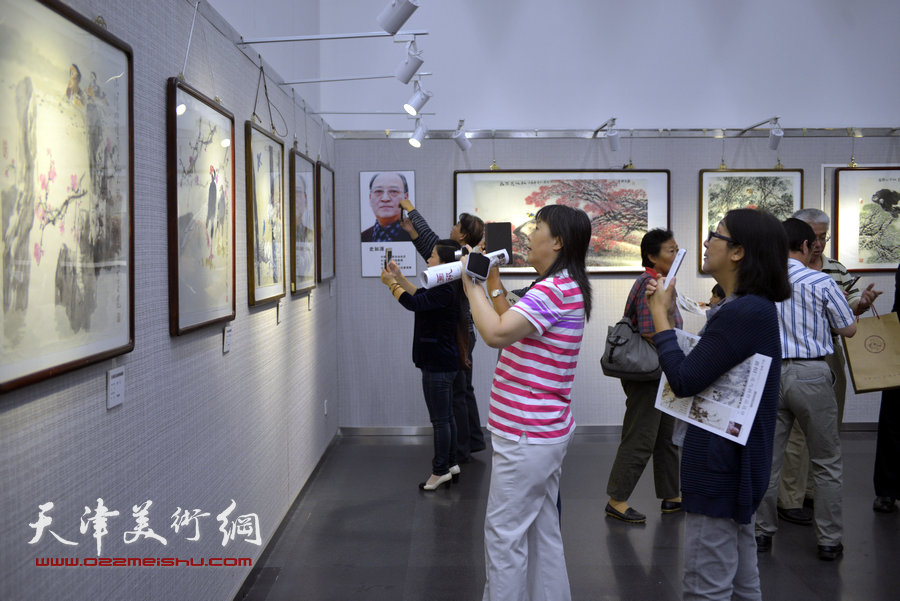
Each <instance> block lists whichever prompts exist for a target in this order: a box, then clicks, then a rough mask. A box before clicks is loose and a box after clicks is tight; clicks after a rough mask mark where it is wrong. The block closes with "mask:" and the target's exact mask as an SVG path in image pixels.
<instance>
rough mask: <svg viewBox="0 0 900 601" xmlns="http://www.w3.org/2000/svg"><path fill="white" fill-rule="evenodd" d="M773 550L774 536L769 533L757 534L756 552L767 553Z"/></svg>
mask: <svg viewBox="0 0 900 601" xmlns="http://www.w3.org/2000/svg"><path fill="white" fill-rule="evenodd" d="M771 550H772V537H771V536H769V535H768V534H757V535H756V552H757V553H765V552H766V551H771Z"/></svg>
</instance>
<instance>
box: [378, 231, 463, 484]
mask: <svg viewBox="0 0 900 601" xmlns="http://www.w3.org/2000/svg"><path fill="white" fill-rule="evenodd" d="M459 248H460V246H459V243H458V242H456V241H455V240H439V241H438V242H437V244H435V245H434V248H433V250H432V252H431V256H430V257H429V258H428V266H429V267H433V266H435V265H438V264H440V263H451V262H453V261H455V260H456V258H455V257H454V253H455V252H456V251H457V250H459ZM381 281H382V282H383V283H384V284H385V285H386V286H388V288H390V290H391V294H393V295H394V298H396V299H397V300H398V301H399V302H400V304H401V305H403V307H404V308H406V309H408V310H410V311H414V312H415V316H416V319H415V326H414V328H413V348H412V358H413V363H414V364H415V365H416V367H418V368H419V369H420V370H421V371H422V391H423V392H424V394H425V404H426V405H427V407H428V416H429V419H430V420H431V425H432V427H433V429H434V458H433V459H432V462H431V476H430V477H429V478H428V480H426V481H425V482H422V483H421V484H419V488H420V489H422V490H426V491H432V490H436V489H437V488H439V487H440V486H441V485H443V484H445V483H446V484H447V485H448V486H449V485H450V482H451V481H452V480H453V479H456V477H457V475H458V474H459V472H460V470H459V466H458V465H457V462H456V423H455V421H454V419H453V407H452V404H451V389H452V385H453V381H454V379H455V378H456V374H457V372H458V371H459V369H460V366H461V365H462V363H463V361H464V354H463V353H461V351H460V349H462V348H464V345H465V342H466V341H465V337H466V336H465V335H466V330H467V328H466V327H465V322H464V321H463V320H462V319H461V312H460V296H461V294H462V285H461V284H460V282H459V281H456V282H449V283H447V284H442V285H440V286H435V287H434V288H418V289H417V288H416V286H415V285H413V284H412V283H410V281H409V280H407V279H406V278H405V277H404V276H403V274H402V273H401V272H400V268H399V267H397V264H396V263H394V262H393V261H391V263H390V264H389V265H388V267H387V268H386V269H384V270H382V272H381Z"/></svg>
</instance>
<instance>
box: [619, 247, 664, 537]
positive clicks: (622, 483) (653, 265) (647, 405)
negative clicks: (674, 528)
mask: <svg viewBox="0 0 900 601" xmlns="http://www.w3.org/2000/svg"><path fill="white" fill-rule="evenodd" d="M677 253H678V243H677V242H675V235H674V234H673V233H672V232H670V231H669V230H663V229H653V230H650V231H649V232H647V233H646V234H644V237H643V238H642V239H641V262H642V264H643V265H644V268H645V270H644V273H642V274H641V275H640V276H639V277H638V278H637V279H636V280H635V282H634V285H633V286H632V287H631V292H630V293H629V294H628V301H627V302H626V303H625V316H626V317H630V318H631V323H632V324H634V325H635V326H637V328H638V329H639V330H640V332H641V335H642V336H644V337H645V338H647V339H648V340H650V339H651V338H652V336H653V319H652V318H651V317H650V307H649V306H648V305H647V296H646V290H647V283H648V282H651V281H655V280H656V278H658V277H660V276H663V277H665V276H666V275H668V273H669V268H670V267H671V266H672V262H673V261H674V260H675V255H676V254H677ZM668 321H669V325H671V326H672V327H675V328H680V327H682V319H681V313H680V312H679V311H678V307H677V306H674V305H673V306H672V307H671V310H670V311H669V313H668ZM622 388H623V389H624V390H625V417H624V418H623V420H622V439H621V441H620V442H619V449H618V451H616V458H615V460H614V461H613V465H612V469H610V471H609V480H608V481H607V483H606V494H608V495H609V502H608V503H607V504H606V509H605V513H606V515H608V516H609V517H611V518H615V519H617V520H621V521H623V522H627V523H629V524H641V523H643V522H646V521H647V516H645V515H644V514H643V513H640V512H639V511H637V510H636V509H634V508H633V507H629V506H628V498H629V497H630V496H631V493H632V492H633V491H634V487H635V486H637V483H638V480H640V478H641V474H642V473H643V472H644V468H645V467H647V462H648V461H649V460H650V457H651V456H652V457H653V483H654V485H655V488H656V497H657V498H658V499H661V503H660V510H661V511H662V512H663V513H675V512H677V511H680V510H681V496H680V494H681V493H680V492H679V487H678V447H676V446H675V445H674V444H673V443H672V429H673V427H674V424H675V418H673V417H671V416H669V415H666V414H665V413H663V412H661V411H659V410H658V409H657V408H656V407H655V402H656V391H657V390H658V389H659V378H657V379H655V380H651V381H645V382H640V381H636V380H622Z"/></svg>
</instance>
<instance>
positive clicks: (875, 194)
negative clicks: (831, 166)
mask: <svg viewBox="0 0 900 601" xmlns="http://www.w3.org/2000/svg"><path fill="white" fill-rule="evenodd" d="M834 190H835V197H836V199H837V200H836V202H835V205H834V245H833V246H834V253H835V259H836V260H838V261H840V262H841V263H843V265H844V267H846V268H847V269H848V270H850V271H894V270H896V269H897V264H898V263H900V167H896V166H894V167H886V166H885V167H877V166H876V167H855V168H851V167H844V168H840V169H835V170H834Z"/></svg>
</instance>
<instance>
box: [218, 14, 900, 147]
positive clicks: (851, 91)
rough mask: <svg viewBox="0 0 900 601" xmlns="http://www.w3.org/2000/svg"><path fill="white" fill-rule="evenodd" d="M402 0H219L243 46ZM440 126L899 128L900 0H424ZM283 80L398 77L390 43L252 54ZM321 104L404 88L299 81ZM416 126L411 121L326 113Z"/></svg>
mask: <svg viewBox="0 0 900 601" xmlns="http://www.w3.org/2000/svg"><path fill="white" fill-rule="evenodd" d="M388 1H389V0H299V1H298V0H257V1H256V2H254V3H252V10H251V9H250V8H249V6H251V5H250V4H248V3H247V2H246V0H211V2H212V5H213V7H214V8H215V9H216V10H217V11H218V12H219V13H220V14H221V15H222V16H223V17H224V18H225V19H226V20H227V21H228V22H229V23H231V25H232V26H233V27H234V28H235V29H236V30H238V32H239V33H240V34H241V35H243V36H244V37H246V38H252V37H258V36H284V35H292V34H316V33H356V32H368V31H378V30H379V27H378V25H377V24H376V21H375V18H376V16H377V15H378V13H379V12H380V11H381V10H382V8H384V6H385V5H386V4H387V3H388ZM420 5H421V6H420V8H419V9H418V10H417V11H416V12H415V13H414V14H413V15H412V17H411V18H410V20H409V21H408V22H407V23H406V25H405V26H404V28H403V30H413V29H414V30H427V31H428V32H429V35H427V36H422V37H420V38H419V39H418V46H419V49H420V50H422V51H423V58H424V59H425V64H424V66H423V67H422V71H427V72H432V73H434V75H432V76H428V77H425V78H423V87H425V88H426V89H428V90H430V91H432V92H434V97H433V98H432V99H431V100H430V101H429V102H428V104H427V105H426V106H425V108H424V109H423V110H424V112H426V113H428V112H434V113H436V114H435V115H433V116H425V117H424V120H425V122H426V124H427V125H428V127H429V128H430V129H432V130H452V129H455V128H456V125H457V122H458V120H459V119H465V120H466V128H467V129H469V130H483V131H490V130H523V131H531V130H535V129H541V130H559V129H579V130H584V129H594V128H596V127H598V126H599V125H600V124H601V123H603V122H604V121H606V119H607V118H609V117H612V116H615V117H616V118H617V126H618V128H619V129H624V130H627V129H630V128H634V129H657V128H718V127H723V128H729V129H742V128H745V127H748V126H749V125H751V124H754V123H756V122H758V121H761V120H763V119H767V118H768V117H771V116H773V115H779V116H780V117H781V125H782V126H783V127H787V128H794V127H809V128H819V127H840V128H843V127H898V126H900V68H898V64H900V63H898V59H900V2H898V1H897V0H856V2H853V3H849V2H846V1H845V0H730V1H722V0H644V1H638V2H631V3H625V2H609V1H607V0H557V1H548V0H420ZM254 48H255V49H256V50H257V51H258V52H259V53H261V54H262V55H263V57H264V59H265V60H266V61H267V62H268V63H269V64H271V65H272V66H273V68H274V69H275V70H277V72H278V74H279V75H280V76H281V77H282V78H284V79H283V80H294V79H311V78H328V77H340V76H363V75H382V74H389V73H393V71H394V68H395V67H396V65H397V63H399V62H400V60H401V59H402V57H403V56H404V53H405V45H403V44H399V43H393V42H392V41H391V39H390V38H381V39H363V40H338V41H320V42H302V43H291V44H267V45H258V46H255V47H254ZM295 89H296V93H297V95H298V96H300V97H302V98H304V99H305V100H306V101H308V103H309V105H310V106H311V107H313V108H314V109H316V110H319V111H327V112H332V111H348V112H355V111H362V112H379V111H393V112H399V111H402V108H401V105H402V104H403V102H405V101H406V99H407V98H408V97H409V96H410V95H411V93H412V85H411V84H410V85H406V86H405V85H403V84H401V83H400V82H399V81H396V80H393V79H384V80H369V81H356V82H338V83H328V84H316V85H302V86H296V88H295ZM323 117H324V119H325V121H326V122H327V123H328V124H329V125H330V126H331V127H332V129H334V130H338V131H340V130H359V131H382V130H385V129H390V130H407V131H408V130H411V129H412V128H413V123H412V121H411V120H410V119H409V118H407V117H406V116H404V115H396V116H395V115H337V114H325V115H323Z"/></svg>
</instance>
